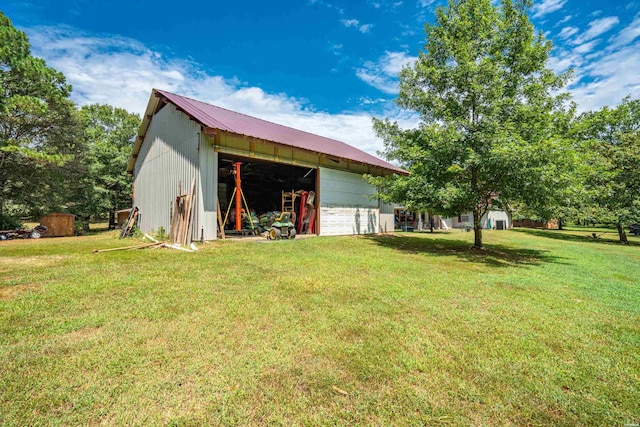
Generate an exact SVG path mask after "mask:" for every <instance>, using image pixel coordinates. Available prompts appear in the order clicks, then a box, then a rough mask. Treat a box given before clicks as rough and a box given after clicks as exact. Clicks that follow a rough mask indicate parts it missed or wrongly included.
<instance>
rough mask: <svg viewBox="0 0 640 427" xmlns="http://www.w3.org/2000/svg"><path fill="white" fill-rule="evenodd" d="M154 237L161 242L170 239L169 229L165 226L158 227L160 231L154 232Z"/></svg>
mask: <svg viewBox="0 0 640 427" xmlns="http://www.w3.org/2000/svg"><path fill="white" fill-rule="evenodd" d="M153 237H155V238H156V240H160V241H161V242H164V241H166V240H169V234H167V230H165V229H164V227H163V226H160V227H158V231H156V232H155V233H153Z"/></svg>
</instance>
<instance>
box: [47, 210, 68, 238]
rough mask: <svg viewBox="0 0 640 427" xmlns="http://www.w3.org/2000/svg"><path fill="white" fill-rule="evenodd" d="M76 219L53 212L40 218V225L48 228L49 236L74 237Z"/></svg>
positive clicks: (66, 214) (65, 214)
mask: <svg viewBox="0 0 640 427" xmlns="http://www.w3.org/2000/svg"><path fill="white" fill-rule="evenodd" d="M75 222H76V217H75V216H74V215H72V214H68V213H63V212H53V213H50V214H47V215H45V216H43V217H42V218H40V224H42V225H44V226H45V227H47V234H46V235H47V236H50V237H66V236H73V235H74V234H75V233H74V224H75Z"/></svg>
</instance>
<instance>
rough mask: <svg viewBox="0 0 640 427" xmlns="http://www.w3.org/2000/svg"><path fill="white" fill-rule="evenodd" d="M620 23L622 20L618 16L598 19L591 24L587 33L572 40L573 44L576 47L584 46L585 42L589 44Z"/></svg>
mask: <svg viewBox="0 0 640 427" xmlns="http://www.w3.org/2000/svg"><path fill="white" fill-rule="evenodd" d="M619 23H620V20H619V19H618V17H617V16H608V17H606V18H600V19H596V20H594V21H591V22H589V28H587V31H585V32H584V33H582V34H580V35H579V36H578V37H576V38H575V39H573V40H571V42H572V43H573V44H576V45H579V44H583V43H584V42H587V41H589V40H591V39H593V38H595V37H598V36H599V35H601V34H604V33H606V32H607V31H609V30H611V29H612V28H613V27H615V26H616V25H618V24H619Z"/></svg>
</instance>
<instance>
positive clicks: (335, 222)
mask: <svg viewBox="0 0 640 427" xmlns="http://www.w3.org/2000/svg"><path fill="white" fill-rule="evenodd" d="M237 162H239V163H241V166H240V167H241V179H242V183H241V184H242V193H243V195H244V197H245V199H246V205H248V207H249V209H250V210H251V211H255V213H256V214H257V215H260V214H261V213H264V212H271V211H279V210H281V208H282V203H283V202H282V198H283V196H282V193H283V192H295V191H299V190H304V191H309V192H311V191H313V192H314V193H315V201H314V208H315V211H314V212H315V213H314V218H313V220H314V221H313V222H314V223H315V224H314V227H313V233H314V234H319V235H348V234H368V233H379V232H386V231H393V227H394V224H393V221H394V217H393V206H391V205H386V204H383V203H381V202H380V201H379V200H376V199H375V198H371V195H373V194H375V192H376V189H375V188H374V187H373V186H371V185H370V184H368V183H367V182H366V181H365V180H364V179H363V174H365V173H367V174H372V175H379V176H383V175H389V174H406V173H407V172H406V171H404V170H402V169H400V168H398V167H396V166H394V165H392V164H390V163H387V162H385V161H383V160H381V159H379V158H377V157H374V156H372V155H370V154H367V153H365V152H363V151H361V150H358V149H357V148H354V147H352V146H350V145H348V144H345V143H343V142H340V141H336V140H333V139H329V138H325V137H322V136H318V135H314V134H311V133H308V132H303V131H300V130H296V129H292V128H290V127H286V126H281V125H278V124H275V123H271V122H268V121H265V120H261V119H257V118H254V117H250V116H247V115H245V114H241V113H237V112H233V111H230V110H227V109H224V108H220V107H217V106H214V105H210V104H206V103H204V102H200V101H196V100H194V99H190V98H186V97H184V96H180V95H176V94H173V93H170V92H166V91H163V90H158V89H154V90H153V91H152V93H151V97H150V99H149V104H148V105H147V109H146V112H145V115H144V117H143V120H142V124H141V126H140V130H139V133H138V137H137V139H136V141H135V143H134V146H133V153H132V156H131V159H130V160H129V164H128V165H127V171H128V172H129V173H132V174H133V180H134V191H133V199H134V206H137V207H138V209H139V212H140V218H139V226H140V229H141V230H142V231H143V232H149V231H151V230H158V229H159V228H160V227H163V228H164V229H165V230H169V228H170V225H171V217H172V211H173V203H174V200H175V198H176V196H178V194H179V192H182V193H184V192H185V190H186V189H187V187H189V186H190V185H191V183H192V182H193V180H194V178H195V183H196V187H195V188H196V191H195V194H196V197H195V204H196V205H195V213H194V217H193V228H192V230H193V231H192V238H193V239H194V240H200V239H203V240H214V239H216V238H217V236H218V232H219V231H220V230H219V229H218V228H219V226H218V212H217V209H220V210H221V213H222V216H224V215H225V214H226V211H228V210H229V209H228V208H229V207H230V206H231V205H232V204H233V203H234V201H233V200H232V194H233V190H234V188H235V181H234V175H233V173H232V172H233V168H234V164H235V163H237ZM243 205H244V204H243ZM227 223H228V221H227Z"/></svg>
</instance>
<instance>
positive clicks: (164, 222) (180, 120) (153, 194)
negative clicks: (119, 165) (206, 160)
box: [134, 104, 202, 239]
mask: <svg viewBox="0 0 640 427" xmlns="http://www.w3.org/2000/svg"><path fill="white" fill-rule="evenodd" d="M199 133H200V125H198V124H197V123H195V122H193V121H191V120H189V118H188V117H187V116H186V115H185V114H184V113H182V112H180V111H178V110H176V108H175V107H174V106H173V105H172V104H168V105H166V106H165V107H163V108H162V109H161V110H160V111H158V112H157V113H156V114H155V115H154V117H153V119H151V124H150V126H149V129H148V130H147V133H146V135H145V138H144V141H143V143H142V146H141V149H140V153H139V154H138V158H137V159H136V164H135V169H134V206H137V207H138V209H140V215H141V217H140V229H141V230H142V231H143V232H145V233H147V232H150V231H151V230H157V229H158V228H159V227H164V229H165V230H166V231H167V232H169V228H170V224H171V212H172V206H173V203H174V200H175V197H176V196H177V195H178V183H179V182H181V183H182V193H187V192H188V191H189V190H190V188H191V180H192V179H193V178H194V177H195V178H196V194H197V195H198V196H197V197H196V215H195V221H194V232H193V237H194V238H196V239H199V238H200V229H201V224H200V218H199V216H200V215H198V213H200V212H201V210H202V207H201V205H202V198H201V195H202V192H201V190H200V188H199V187H200V182H199V179H198V162H199V160H200V154H199V152H198V141H199Z"/></svg>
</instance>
